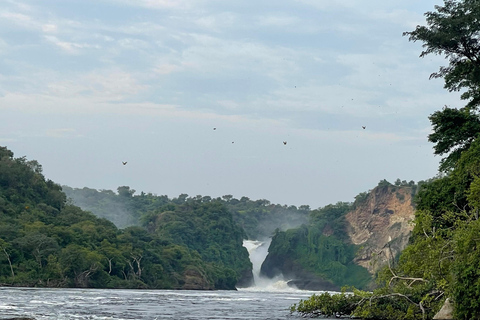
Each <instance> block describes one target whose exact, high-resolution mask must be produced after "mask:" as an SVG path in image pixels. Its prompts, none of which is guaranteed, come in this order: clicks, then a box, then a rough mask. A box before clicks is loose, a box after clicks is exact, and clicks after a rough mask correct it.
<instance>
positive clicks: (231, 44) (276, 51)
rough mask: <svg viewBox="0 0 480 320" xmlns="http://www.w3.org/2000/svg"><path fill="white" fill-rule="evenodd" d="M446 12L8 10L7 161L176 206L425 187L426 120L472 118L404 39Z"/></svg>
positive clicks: (103, 3)
mask: <svg viewBox="0 0 480 320" xmlns="http://www.w3.org/2000/svg"><path fill="white" fill-rule="evenodd" d="M442 3H443V2H442V1H440V0H436V1H432V0H422V1H418V0H390V1H385V0H369V1H356V0H339V1H333V0H328V1H326V0H290V1H286V0H262V1H250V0H231V1H225V0H95V1H90V0H43V1H34V0H0V120H1V126H0V145H2V146H7V147H8V148H9V149H10V150H12V151H13V152H14V153H15V156H16V157H21V156H26V157H27V158H28V159H35V160H38V161H39V162H40V163H41V164H42V165H43V169H44V174H45V176H46V177H47V178H49V179H51V180H53V181H55V182H57V183H59V184H66V185H69V186H71V187H77V188H79V187H85V186H86V187H90V188H95V189H112V190H116V188H117V187H118V186H123V185H127V186H130V187H131V188H133V189H135V190H137V193H138V192H140V191H145V192H152V193H154V194H158V195H163V194H166V195H168V196H170V197H175V196H178V195H179V194H180V193H187V194H189V195H190V196H195V195H199V194H200V195H204V196H205V195H209V196H212V197H217V196H222V195H225V194H232V195H233V196H234V197H236V198H240V197H242V196H247V197H249V198H251V199H254V200H255V199H268V200H270V201H271V202H273V203H279V204H287V205H297V206H298V205H302V204H307V205H310V206H311V207H312V208H317V207H320V206H324V205H326V204H329V203H335V202H337V201H352V200H353V199H354V197H355V195H357V194H358V193H360V192H363V191H367V190H369V189H372V188H373V187H375V186H376V185H377V183H378V182H379V181H380V180H382V179H387V180H389V181H391V182H394V181H395V180H396V179H397V178H400V179H402V180H407V181H410V180H414V181H419V180H424V179H428V178H430V177H433V176H434V175H435V174H436V173H437V168H438V162H439V160H440V158H439V157H434V156H433V152H432V144H431V143H429V142H428V141H427V135H428V134H429V132H430V131H431V126H430V123H429V121H428V116H429V115H430V114H431V113H432V112H434V111H436V110H439V109H441V108H442V107H443V106H444V105H449V106H452V107H460V106H462V102H461V101H460V100H459V95H458V94H456V93H449V92H447V91H446V90H444V89H443V80H442V79H436V80H429V75H430V73H432V72H435V71H436V70H437V69H438V67H439V66H440V65H444V64H445V63H446V61H445V60H444V59H443V58H442V57H438V56H431V57H430V56H429V57H426V58H419V57H418V56H419V54H420V52H421V43H412V42H409V41H408V38H407V37H403V36H402V33H403V32H404V31H412V30H413V29H414V28H415V26H416V25H419V24H425V20H424V16H423V13H425V12H426V11H431V10H433V9H434V5H439V4H442ZM362 126H365V127H366V128H365V129H363V128H362ZM284 141H285V142H287V144H284V143H283V142H284ZM122 161H127V162H128V163H127V165H122Z"/></svg>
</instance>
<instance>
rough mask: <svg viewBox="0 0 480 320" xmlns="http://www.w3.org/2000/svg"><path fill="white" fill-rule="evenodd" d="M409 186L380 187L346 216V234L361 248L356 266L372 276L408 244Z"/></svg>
mask: <svg viewBox="0 0 480 320" xmlns="http://www.w3.org/2000/svg"><path fill="white" fill-rule="evenodd" d="M412 193H413V190H412V187H407V186H402V187H397V186H393V185H383V186H378V187H376V188H374V189H373V190H372V191H370V192H369V193H368V195H367V197H366V199H364V200H363V201H361V203H356V206H355V209H354V210H352V211H350V212H349V213H347V215H346V221H347V225H346V228H347V233H348V236H349V238H350V239H351V241H352V242H353V243H354V244H355V245H358V246H360V249H359V251H358V252H357V254H356V258H355V260H354V261H355V263H357V264H358V265H360V266H362V267H364V268H367V269H368V271H369V272H370V273H372V274H373V273H375V272H376V271H377V270H378V269H379V268H380V267H381V266H383V265H385V264H386V263H387V262H388V259H391V258H393V257H395V256H396V255H397V254H399V253H400V252H401V251H402V250H403V249H404V248H405V247H406V245H407V243H408V239H409V236H410V233H411V231H412V229H413V224H412V220H413V218H414V213H415V209H414V206H413V204H412Z"/></svg>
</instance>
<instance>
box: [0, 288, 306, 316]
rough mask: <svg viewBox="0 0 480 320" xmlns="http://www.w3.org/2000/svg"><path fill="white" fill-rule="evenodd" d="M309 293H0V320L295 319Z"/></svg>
mask: <svg viewBox="0 0 480 320" xmlns="http://www.w3.org/2000/svg"><path fill="white" fill-rule="evenodd" d="M312 294H313V292H309V291H299V290H284V291H269V290H255V289H242V290H238V291H173V290H103V289H34V288H0V319H1V318H2V317H21V316H23V317H33V318H35V319H37V320H40V319H152V320H153V319H250V320H254V319H271V320H274V319H300V318H301V317H299V316H296V315H290V312H289V307H290V306H291V305H292V304H294V303H297V302H298V301H299V300H300V299H305V298H308V297H309V296H311V295H312Z"/></svg>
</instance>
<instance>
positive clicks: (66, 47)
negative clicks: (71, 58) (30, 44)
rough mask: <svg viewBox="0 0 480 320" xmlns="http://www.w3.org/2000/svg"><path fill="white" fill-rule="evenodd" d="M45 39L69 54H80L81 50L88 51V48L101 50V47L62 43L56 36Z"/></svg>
mask: <svg viewBox="0 0 480 320" xmlns="http://www.w3.org/2000/svg"><path fill="white" fill-rule="evenodd" d="M44 38H45V39H46V40H47V41H48V42H50V43H53V44H54V45H55V46H57V47H59V48H60V49H62V50H63V51H64V52H66V53H69V54H79V53H80V51H81V49H87V48H93V49H100V46H99V45H92V44H88V43H75V42H68V41H62V40H60V39H58V38H57V37H55V36H45V37H44Z"/></svg>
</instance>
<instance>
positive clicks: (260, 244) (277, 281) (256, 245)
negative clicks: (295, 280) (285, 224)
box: [243, 239, 290, 291]
mask: <svg viewBox="0 0 480 320" xmlns="http://www.w3.org/2000/svg"><path fill="white" fill-rule="evenodd" d="M270 242H272V239H267V240H265V241H258V240H244V241H243V246H244V247H245V248H247V250H248V254H249V256H250V261H251V262H252V272H253V280H254V281H255V287H254V288H255V289H260V290H262V289H264V290H278V291H284V290H289V289H290V288H289V287H288V285H287V281H285V279H283V276H278V277H275V278H273V279H269V278H267V277H262V276H261V275H260V268H261V267H262V263H263V261H265V258H266V257H267V255H268V247H269V246H270Z"/></svg>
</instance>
